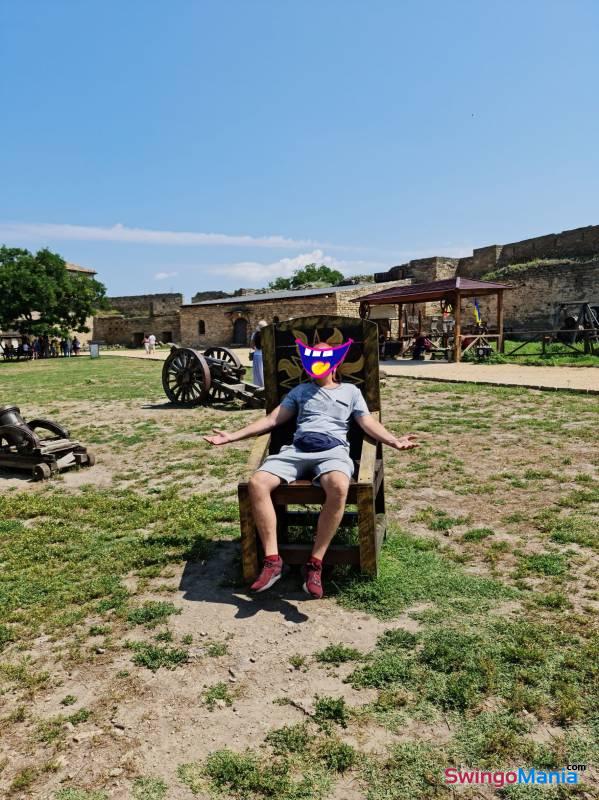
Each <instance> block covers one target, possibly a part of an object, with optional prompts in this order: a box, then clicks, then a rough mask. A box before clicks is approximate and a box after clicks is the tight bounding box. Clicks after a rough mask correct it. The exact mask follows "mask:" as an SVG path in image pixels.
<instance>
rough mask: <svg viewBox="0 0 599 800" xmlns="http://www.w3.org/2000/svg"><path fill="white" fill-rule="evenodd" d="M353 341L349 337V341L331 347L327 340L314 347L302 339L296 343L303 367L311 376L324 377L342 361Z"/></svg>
mask: <svg viewBox="0 0 599 800" xmlns="http://www.w3.org/2000/svg"><path fill="white" fill-rule="evenodd" d="M353 341H354V340H353V339H348V340H347V342H344V343H343V344H340V345H338V346H337V347H331V345H330V344H327V343H326V342H319V343H318V344H315V345H314V347H308V346H307V345H306V344H304V342H302V341H301V340H300V339H296V340H295V343H296V345H297V349H298V350H299V354H300V358H301V360H302V367H303V368H304V369H305V370H306V372H307V373H308V375H309V376H310V377H311V378H324V377H325V376H326V375H328V374H329V372H332V371H333V370H334V369H335V368H336V367H338V366H339V365H340V364H341V363H342V361H343V359H344V358H345V356H346V355H347V353H348V351H349V348H350V347H351V345H352V344H353Z"/></svg>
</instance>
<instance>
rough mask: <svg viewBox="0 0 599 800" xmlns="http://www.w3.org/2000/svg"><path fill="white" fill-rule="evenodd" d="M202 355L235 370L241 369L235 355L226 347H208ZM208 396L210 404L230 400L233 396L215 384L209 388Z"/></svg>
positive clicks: (221, 386)
mask: <svg viewBox="0 0 599 800" xmlns="http://www.w3.org/2000/svg"><path fill="white" fill-rule="evenodd" d="M204 355H205V356H206V358H217V359H218V360H219V361H223V362H224V363H225V364H230V365H231V366H232V367H235V368H236V369H240V368H241V361H240V360H239V357H238V356H237V354H236V353H234V352H233V351H232V350H229V349H228V348H227V347H209V348H208V349H207V350H205V351H204ZM209 396H210V400H211V402H213V403H214V402H217V403H218V402H224V401H227V400H232V399H233V397H234V396H235V395H234V393H233V392H229V391H227V390H226V389H225V388H224V387H223V384H221V385H220V386H217V385H216V383H213V384H212V386H211V387H210V391H209Z"/></svg>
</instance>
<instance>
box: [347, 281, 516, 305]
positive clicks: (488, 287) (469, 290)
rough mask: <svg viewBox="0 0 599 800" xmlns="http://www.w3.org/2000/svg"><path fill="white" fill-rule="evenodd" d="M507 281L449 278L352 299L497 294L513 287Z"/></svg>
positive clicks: (387, 301) (380, 301)
mask: <svg viewBox="0 0 599 800" xmlns="http://www.w3.org/2000/svg"><path fill="white" fill-rule="evenodd" d="M513 288H514V287H513V286H509V285H508V284H505V283H490V282H489V281H475V280H472V279H471V278H462V277H458V278H447V279H446V280H442V281H431V282H429V283H412V284H410V285H408V286H392V287H391V288H390V289H383V290H382V291H380V292H372V294H365V295H363V296H362V297H357V298H356V299H355V300H352V303H360V302H367V303H370V305H371V306H374V305H393V304H396V303H424V302H429V301H433V300H442V299H443V298H444V297H446V296H447V295H451V294H453V293H455V292H456V291H459V293H460V295H461V296H462V297H481V296H484V295H487V294H497V292H500V291H503V290H504V289H513Z"/></svg>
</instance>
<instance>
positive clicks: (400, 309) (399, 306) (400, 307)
mask: <svg viewBox="0 0 599 800" xmlns="http://www.w3.org/2000/svg"><path fill="white" fill-rule="evenodd" d="M396 308H397V316H398V317H399V324H398V326H397V340H398V342H399V355H400V356H401V355H403V339H402V338H401V337H402V336H403V303H399V304H397V305H396Z"/></svg>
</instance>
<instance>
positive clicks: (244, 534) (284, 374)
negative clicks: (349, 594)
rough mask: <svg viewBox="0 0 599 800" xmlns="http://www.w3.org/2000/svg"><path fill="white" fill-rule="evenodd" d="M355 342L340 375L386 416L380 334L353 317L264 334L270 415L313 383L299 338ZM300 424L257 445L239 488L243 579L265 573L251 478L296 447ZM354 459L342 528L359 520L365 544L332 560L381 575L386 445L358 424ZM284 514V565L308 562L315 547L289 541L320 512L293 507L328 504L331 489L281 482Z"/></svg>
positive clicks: (280, 530) (335, 548)
mask: <svg viewBox="0 0 599 800" xmlns="http://www.w3.org/2000/svg"><path fill="white" fill-rule="evenodd" d="M349 338H351V339H353V341H354V343H353V344H352V346H351V348H350V350H349V353H348V354H347V357H346V359H345V361H344V362H343V364H342V365H341V368H340V370H339V372H340V374H341V376H342V378H343V380H344V381H347V382H348V383H354V384H356V386H358V387H359V389H360V391H361V392H362V394H363V396H364V399H365V400H366V403H367V405H368V408H369V409H370V411H371V412H372V414H373V415H376V417H377V418H378V419H380V413H381V401H380V391H379V361H378V329H377V326H376V324H375V323H374V322H371V321H370V320H365V319H359V318H353V317H301V318H298V319H292V320H288V321H287V322H281V323H278V324H276V325H269V326H267V327H266V328H264V329H263V330H262V353H263V360H264V384H265V397H266V413H267V414H268V413H270V412H271V411H272V410H273V409H274V408H276V407H277V405H279V403H280V402H281V400H282V399H283V397H284V396H285V395H286V394H287V393H288V392H289V390H290V389H292V388H293V387H294V386H296V385H297V384H298V383H301V382H305V381H309V380H310V379H309V377H308V376H307V375H306V373H305V372H304V371H303V369H302V365H301V361H300V357H299V353H298V351H297V345H296V343H295V339H301V340H303V341H305V342H306V344H315V343H317V342H323V341H326V342H328V343H330V344H332V345H337V344H341V342H342V341H347V339H349ZM295 425H296V422H295V419H293V420H291V421H290V422H289V423H288V424H286V425H284V426H280V427H278V428H275V430H273V431H272V432H271V433H269V434H265V435H263V436H260V437H259V438H258V439H257V440H256V442H255V444H254V447H253V448H252V452H251V455H250V460H249V464H248V474H247V476H245V478H244V480H242V481H241V482H240V483H239V486H238V494H239V511H240V519H241V523H240V524H241V550H242V561H243V576H244V579H245V580H247V581H252V580H254V578H255V577H256V575H257V573H258V565H259V555H260V556H261V555H262V553H261V552H259V551H261V545H260V541H259V537H258V535H257V530H256V526H255V524H254V520H253V517H252V510H251V506H250V498H249V492H248V481H249V479H250V477H251V475H252V474H253V473H254V471H255V470H257V469H258V468H259V467H260V464H261V463H262V462H263V461H264V459H265V457H266V456H267V455H268V454H271V453H278V452H279V450H280V448H281V447H282V446H283V445H286V444H290V443H291V441H292V439H293V434H294V431H295ZM349 443H350V455H351V457H352V459H353V460H354V463H355V472H354V477H353V479H352V481H351V484H350V487H349V493H348V497H347V506H354V507H357V510H348V508H347V507H346V510H345V514H344V517H343V520H342V523H341V524H342V525H344V524H345V525H348V524H349V525H351V524H353V525H355V524H356V523H357V527H358V534H359V543H358V544H357V545H339V544H335V540H333V544H332V545H331V547H330V548H329V550H328V552H327V554H326V557H325V560H324V563H325V565H326V564H351V565H353V566H356V567H359V568H360V570H361V571H362V572H364V573H367V574H369V575H372V576H376V574H377V569H378V556H379V550H380V547H381V543H382V541H383V539H384V536H385V531H386V521H385V492H384V480H383V455H382V447H381V445H380V443H378V442H375V441H374V440H373V439H371V438H370V437H368V436H365V435H364V433H363V431H362V429H361V428H360V427H359V426H358V425H357V424H356V423H355V422H353V421H352V422H351V423H350V430H349ZM272 498H273V502H274V504H275V508H276V512H277V537H278V541H279V549H280V553H281V556H282V558H283V560H284V561H285V562H286V563H287V564H304V563H305V562H306V561H307V560H308V558H309V556H310V552H311V544H297V543H290V542H289V541H287V532H288V529H289V527H290V526H292V525H293V526H298V525H307V524H312V525H313V524H314V515H313V514H310V513H309V512H307V511H306V510H303V511H301V510H300V511H298V510H295V511H294V510H290V508H289V507H290V506H306V505H310V504H317V505H321V504H322V503H323V502H324V500H325V494H324V490H323V489H321V488H320V487H317V486H314V485H313V484H312V482H311V481H310V480H300V481H294V482H293V483H289V484H285V483H283V484H281V485H280V486H279V487H277V488H276V489H275V490H274V492H273V494H272Z"/></svg>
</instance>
